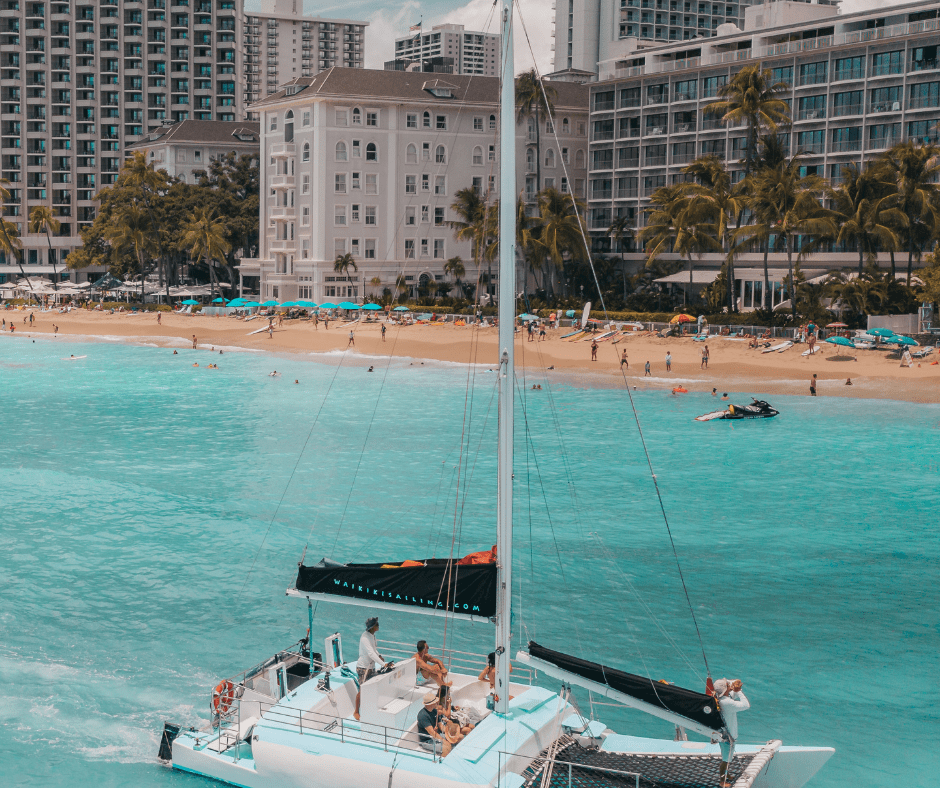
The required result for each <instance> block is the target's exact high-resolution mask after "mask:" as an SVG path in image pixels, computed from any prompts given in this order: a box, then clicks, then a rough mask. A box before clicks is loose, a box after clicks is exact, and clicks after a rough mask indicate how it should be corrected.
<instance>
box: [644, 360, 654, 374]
mask: <svg viewBox="0 0 940 788" xmlns="http://www.w3.org/2000/svg"><path fill="white" fill-rule="evenodd" d="M643 377H644V378H650V377H652V375H651V374H650V363H649V361H647V362H646V370H645V371H644V372H643Z"/></svg>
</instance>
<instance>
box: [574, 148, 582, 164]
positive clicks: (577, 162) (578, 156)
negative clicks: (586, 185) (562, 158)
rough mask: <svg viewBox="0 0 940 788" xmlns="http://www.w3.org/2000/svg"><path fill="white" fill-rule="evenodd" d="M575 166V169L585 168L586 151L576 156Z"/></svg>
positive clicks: (579, 152)
mask: <svg viewBox="0 0 940 788" xmlns="http://www.w3.org/2000/svg"><path fill="white" fill-rule="evenodd" d="M574 166H575V167H583V166H584V151H583V150H579V151H578V152H577V153H576V154H575V155H574Z"/></svg>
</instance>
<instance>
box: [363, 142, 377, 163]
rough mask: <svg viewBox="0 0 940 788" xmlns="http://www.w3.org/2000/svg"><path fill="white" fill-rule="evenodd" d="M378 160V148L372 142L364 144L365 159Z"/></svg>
mask: <svg viewBox="0 0 940 788" xmlns="http://www.w3.org/2000/svg"><path fill="white" fill-rule="evenodd" d="M378 160H379V150H378V148H377V147H376V145H375V143H374V142H370V143H369V144H368V145H366V161H378Z"/></svg>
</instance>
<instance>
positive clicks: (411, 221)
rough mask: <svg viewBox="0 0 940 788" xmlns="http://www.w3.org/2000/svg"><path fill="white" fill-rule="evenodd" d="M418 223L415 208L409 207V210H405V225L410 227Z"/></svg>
mask: <svg viewBox="0 0 940 788" xmlns="http://www.w3.org/2000/svg"><path fill="white" fill-rule="evenodd" d="M416 221H417V220H416V217H415V207H414V206H413V205H409V206H408V207H407V208H405V224H406V225H408V226H414V225H415V223H416Z"/></svg>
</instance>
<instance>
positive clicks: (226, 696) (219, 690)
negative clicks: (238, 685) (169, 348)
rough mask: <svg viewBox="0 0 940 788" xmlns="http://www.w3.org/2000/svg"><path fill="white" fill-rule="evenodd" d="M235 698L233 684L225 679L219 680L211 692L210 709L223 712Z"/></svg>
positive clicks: (218, 712)
mask: <svg viewBox="0 0 940 788" xmlns="http://www.w3.org/2000/svg"><path fill="white" fill-rule="evenodd" d="M233 700H235V685H234V684H232V682H231V681H229V680H228V679H225V680H223V681H220V682H219V683H218V684H217V685H216V687H215V690H213V692H212V709H213V711H215V712H216V713H217V714H225V712H227V711H228V710H229V709H230V708H231V707H232V701H233Z"/></svg>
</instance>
